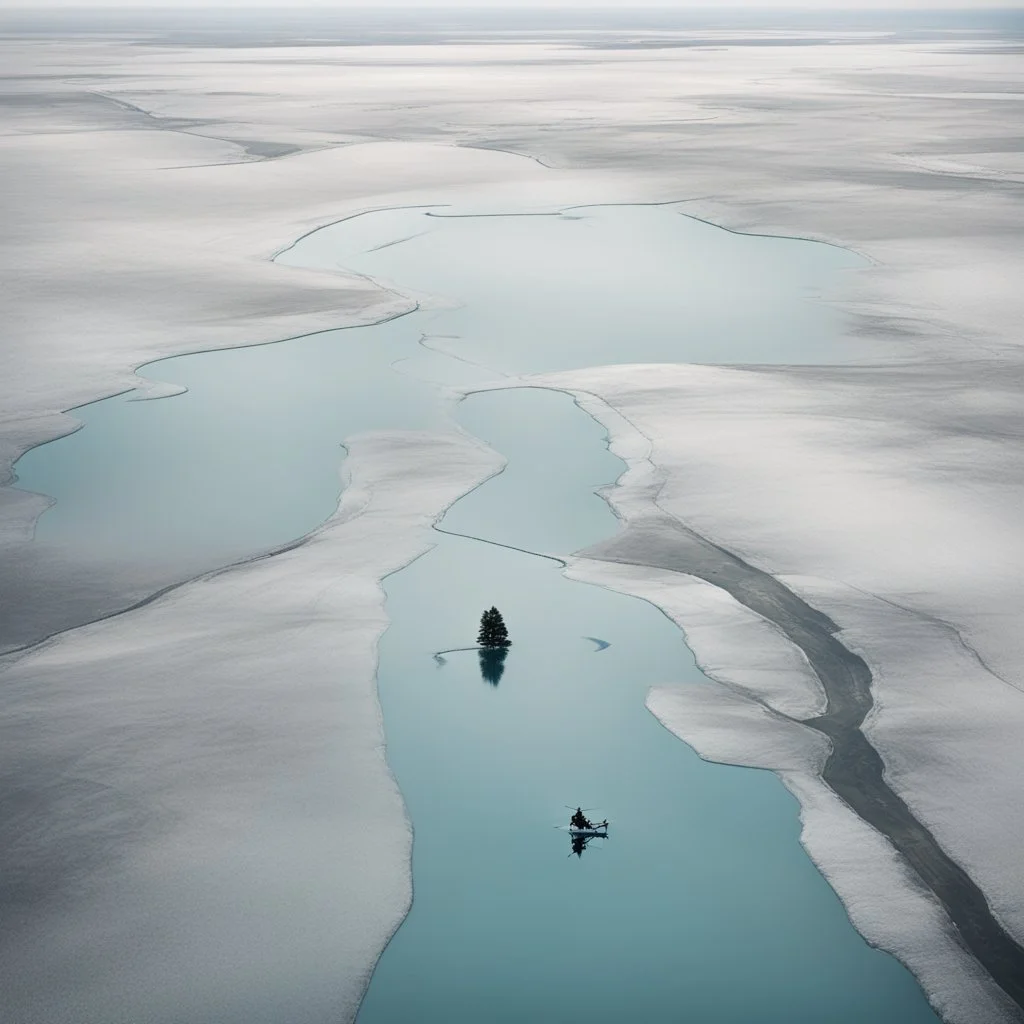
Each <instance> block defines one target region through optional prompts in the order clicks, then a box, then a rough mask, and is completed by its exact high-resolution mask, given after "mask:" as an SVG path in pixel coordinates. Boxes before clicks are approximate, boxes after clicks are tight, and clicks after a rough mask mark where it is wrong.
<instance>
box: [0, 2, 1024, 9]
mask: <svg viewBox="0 0 1024 1024" xmlns="http://www.w3.org/2000/svg"><path fill="white" fill-rule="evenodd" d="M40 7H50V8H59V7H65V8H67V7H73V8H88V7H93V8H95V7H134V8H149V9H154V10H156V9H169V8H175V9H176V8H180V7H197V8H206V9H210V8H228V7H230V8H234V9H238V8H247V7H251V8H268V7H271V8H286V7H293V8H294V7H306V8H323V9H327V10H358V9H360V8H362V9H381V8H394V7H417V8H430V7H461V8H474V7H476V8H503V7H504V8H523V7H536V8H550V9H557V8H560V7H561V8H564V7H576V8H581V7H582V8H588V7H590V8H593V7H606V8H618V9H630V8H644V7H658V8H671V9H675V10H682V11H685V10H692V9H709V8H711V9H721V8H755V7H756V8H762V9H763V8H769V9H771V8H775V9H785V10H796V9H802V10H811V11H814V10H857V9H862V8H870V9H873V10H888V11H894V10H938V9H942V10H965V11H978V10H982V9H984V8H986V7H989V8H993V7H1000V8H1019V9H1024V0H984V2H983V3H980V4H978V3H971V2H970V0H808V2H804V3H797V4H792V3H791V4H786V3H784V2H783V3H780V2H779V0H742V2H727V3H716V2H714V0H698V2H696V3H680V2H679V0H641V2H640V3H627V2H617V3H616V2H604V3H601V2H595V0H515V2H514V3H513V2H510V0H442V2H438V0H362V2H354V3H349V2H346V0H299V2H297V3H287V2H286V0H215V2H213V3H211V2H210V0H175V2H174V3H171V2H170V0H99V2H97V0H36V2H34V3H32V4H31V9H33V10H37V9H38V8H40ZM28 8H29V5H28V4H27V3H26V2H25V0H0V9H7V10H15V9H28Z"/></svg>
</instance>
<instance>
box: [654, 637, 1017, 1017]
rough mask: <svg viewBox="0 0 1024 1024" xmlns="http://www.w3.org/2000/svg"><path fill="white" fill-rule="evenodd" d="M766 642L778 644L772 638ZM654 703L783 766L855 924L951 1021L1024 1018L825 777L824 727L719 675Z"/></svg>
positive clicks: (722, 750)
mask: <svg viewBox="0 0 1024 1024" xmlns="http://www.w3.org/2000/svg"><path fill="white" fill-rule="evenodd" d="M762 650H763V651H764V652H765V653H770V650H771V646H770V645H766V647H765V648H762ZM746 653H747V657H753V656H754V655H755V651H753V650H748V651H747V652H746ZM647 706H648V708H649V709H650V710H651V712H652V713H653V714H654V715H656V716H657V718H658V719H659V721H660V722H661V723H662V724H663V725H664V726H665V728H667V729H669V730H670V731H671V732H673V733H675V734H676V735H677V736H678V737H679V738H680V739H682V740H685V741H686V742H687V743H688V744H690V746H692V747H693V748H694V749H695V750H696V751H697V753H698V754H700V755H701V757H704V758H706V759H707V760H709V761H721V762H725V763H728V764H742V765H748V766H749V767H752V768H768V769H771V770H773V771H776V772H778V773H779V775H780V777H781V779H782V781H783V782H784V783H785V784H786V786H787V788H788V789H789V790H790V791H791V792H792V793H793V795H794V796H795V797H796V798H797V800H799V801H800V820H801V825H802V830H801V836H800V839H801V842H802V843H803V845H804V847H805V848H806V850H807V852H808V853H809V854H810V856H811V859H812V860H813V861H814V862H815V863H816V864H817V865H818V867H819V868H820V869H821V870H822V871H823V873H824V874H825V875H826V877H827V878H828V880H829V882H830V883H831V885H832V887H833V888H834V889H835V890H836V893H837V894H838V896H839V898H840V899H841V900H842V901H843V904H844V906H845V907H846V910H847V913H849V915H850V919H851V921H852V922H853V924H854V926H855V927H856V928H857V930H858V931H859V932H860V933H861V934H862V935H863V936H864V938H865V939H867V941H868V942H870V943H871V944H872V945H873V946H877V947H878V948H880V949H884V950H887V951H888V952H891V953H894V954H895V955H897V956H898V957H899V958H900V959H901V960H902V961H903V962H904V963H905V964H907V966H908V967H910V969H911V970H912V971H913V972H914V973H915V974H916V975H917V977H918V978H919V979H920V981H921V983H922V985H923V986H924V987H925V989H926V991H927V992H928V995H929V998H930V999H931V1001H932V1004H933V1005H934V1006H935V1008H936V1009H937V1010H938V1011H939V1012H940V1013H941V1014H942V1017H943V1019H944V1020H947V1021H950V1022H952V1024H1007V1022H1009V1021H1015V1020H1018V1019H1019V1018H1018V1016H1017V1013H1016V1012H1015V1007H1013V1005H1012V1004H1011V1003H1010V1002H1009V1000H1007V998H1006V996H1005V995H1004V994H1003V992H1002V991H1001V990H1000V989H998V988H997V987H996V986H995V985H993V984H992V981H991V979H990V978H989V977H988V975H987V974H985V972H984V971H982V970H981V969H980V968H979V967H978V965H977V963H976V962H975V961H974V959H973V958H972V957H969V956H965V955H964V951H963V949H962V947H961V946H960V945H959V942H958V941H957V937H956V933H955V932H954V930H953V929H952V928H951V927H950V925H949V919H948V918H947V917H946V914H945V911H944V910H943V909H942V907H941V906H940V905H939V903H938V902H937V901H936V899H935V898H934V896H932V894H931V893H930V892H928V890H927V889H925V888H924V887H923V886H922V885H921V883H920V881H919V880H918V879H917V877H916V876H915V875H914V874H913V873H912V872H910V871H909V870H908V869H907V868H906V866H905V864H904V862H903V860H902V858H901V857H899V855H898V854H896V852H895V851H894V850H893V848H892V847H891V846H890V845H889V843H888V841H887V840H886V839H884V838H883V837H882V836H881V835H879V833H878V832H876V831H875V830H874V829H873V828H871V827H870V826H869V825H866V824H865V823H864V822H863V821H861V819H860V818H858V817H857V816H856V815H855V814H853V813H852V812H851V811H850V809H849V808H848V807H847V806H846V804H844V803H843V802H842V801H841V800H840V799H839V798H838V797H837V796H836V795H835V794H834V793H833V792H832V791H831V790H830V789H829V788H828V787H827V786H826V785H825V784H824V783H823V782H822V781H821V778H820V777H819V775H818V774H817V772H818V770H819V769H820V766H821V763H822V762H823V759H824V757H825V756H827V753H828V741H827V740H826V739H825V738H824V737H823V736H822V735H821V734H820V733H816V732H814V731H813V730H811V729H808V728H807V727H806V726H802V725H798V724H796V723H794V722H790V721H787V720H786V719H783V718H780V717H778V716H776V715H772V714H771V713H770V712H768V711H767V710H766V709H765V708H764V707H763V706H762V705H760V704H758V703H756V702H754V701H752V700H750V699H747V698H744V697H743V696H741V695H740V694H739V693H737V692H736V690H735V689H732V688H729V687H726V686H722V685H720V684H718V683H708V684H702V685H693V686H663V687H655V688H654V689H652V690H651V692H650V694H649V695H648V698H647Z"/></svg>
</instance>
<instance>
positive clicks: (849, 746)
mask: <svg viewBox="0 0 1024 1024" xmlns="http://www.w3.org/2000/svg"><path fill="white" fill-rule="evenodd" d="M583 553H584V554H586V555H587V556H588V557H590V558H596V559H600V560H603V561H609V562H625V563H628V564H632V565H649V566H653V567H656V568H659V569H669V570H672V571H675V572H681V573H686V574H687V575H690V576H696V577H699V578H700V579H703V580H706V581H707V582H709V583H712V584H714V585H715V586H717V587H721V588H722V589H723V590H725V591H727V592H728V593H729V594H731V595H732V596H733V597H734V598H735V599H736V600H737V601H739V602H740V603H741V604H743V605H745V606H746V607H747V608H750V609H751V610H752V611H754V612H756V613H757V614H758V615H761V616H762V617H763V618H765V619H767V620H768V621H769V622H772V623H773V624H774V625H775V626H776V627H777V628H778V629H779V630H780V631H781V632H782V633H783V634H784V635H785V636H786V637H787V638H788V639H789V640H790V641H792V642H793V643H794V644H796V646H797V647H799V648H800V650H801V651H803V653H804V654H805V655H806V657H807V660H808V662H809V663H810V665H811V667H812V668H813V670H814V672H815V673H816V674H817V676H818V678H819V679H820V680H821V684H822V687H823V688H824V690H825V695H826V697H827V700H828V705H827V709H826V711H825V713H824V714H823V715H820V716H818V717H816V718H810V719H806V720H804V721H803V724H804V725H806V726H809V727H810V728H812V729H816V730H817V731H818V732H820V733H822V734H824V735H825V736H827V737H828V738H829V740H830V741H831V744H832V752H831V754H830V755H829V757H828V760H827V761H826V763H825V766H824V769H823V771H822V778H823V779H824V781H825V783H826V784H827V785H828V786H829V787H830V788H831V789H832V790H833V792H835V793H836V794H837V795H838V796H839V797H840V798H841V799H842V800H843V801H844V802H845V803H846V804H847V805H848V806H849V807H850V808H851V809H852V810H853V811H854V813H856V814H857V815H858V816H859V817H860V818H862V819H863V820H864V821H866V822H868V823H869V824H870V825H872V826H873V827H874V828H876V829H878V831H879V832H881V833H882V834H883V835H884V836H886V837H887V838H888V839H889V841H890V842H891V843H892V845H893V846H894V847H895V848H896V849H897V850H898V851H899V853H900V854H901V855H902V856H903V857H904V859H905V860H906V862H907V863H908V864H909V865H910V866H911V867H912V868H913V869H914V870H915V871H916V872H917V874H918V876H919V877H920V879H921V880H922V882H923V883H924V884H925V885H926V886H927V887H928V888H929V889H930V890H931V892H932V893H934V894H935V896H936V898H937V899H938V900H939V902H940V903H941V904H942V906H943V907H944V908H945V910H946V912H947V914H948V915H949V918H950V920H951V921H952V923H953V925H954V926H955V928H956V930H957V932H958V933H959V937H960V939H961V941H962V943H963V945H964V946H965V947H966V948H967V949H968V950H969V951H970V952H971V953H972V954H973V956H974V957H975V958H976V959H977V960H978V962H979V963H980V964H981V965H982V966H983V967H984V968H985V970H986V971H988V973H989V974H990V975H991V977H992V978H993V980H994V981H995V982H996V984H998V985H999V986H1000V988H1002V989H1003V991H1004V992H1006V994H1007V995H1008V996H1009V997H1010V998H1011V999H1012V1000H1013V1001H1014V1002H1015V1003H1016V1004H1017V1005H1018V1006H1020V1007H1021V1008H1022V1009H1024V948H1022V947H1021V946H1020V945H1019V944H1018V943H1017V942H1016V941H1015V940H1014V939H1013V938H1012V937H1011V936H1010V935H1009V934H1008V933H1007V932H1006V931H1005V930H1004V929H1003V927H1002V926H1001V925H1000V924H999V922H998V921H997V920H996V918H995V915H994V914H993V913H992V910H991V908H990V907H989V905H988V902H987V900H986V899H985V896H984V894H983V893H982V891H981V890H980V889H979V888H978V886H977V885H976V884H975V883H974V881H973V880H972V879H971V878H970V876H969V875H968V874H967V872H966V871H964V869H963V868H962V867H960V865H959V864H957V863H956V862H955V861H954V860H953V859H952V858H951V857H949V856H948V854H946V853H945V851H943V849H942V848H941V847H940V846H939V844H938V842H937V841H936V839H935V837H934V836H933V835H932V834H931V832H930V831H929V830H928V828H927V827H926V826H925V825H923V824H922V823H921V822H919V821H918V820H917V819H916V818H915V817H914V815H913V813H912V812H911V810H910V808H909V807H907V805H906V803H905V802H904V801H903V800H902V799H901V798H900V797H899V796H898V795H897V794H896V793H895V792H894V791H893V790H892V789H891V788H890V786H889V784H888V783H887V782H886V780H885V766H884V764H883V762H882V758H881V757H880V756H879V754H878V752H877V751H876V750H875V749H874V747H873V746H872V745H871V744H870V743H869V742H868V740H867V737H866V736H865V735H864V733H863V732H862V731H861V726H862V725H863V723H864V719H865V717H866V715H867V713H868V712H869V711H870V710H871V706H872V696H871V670H870V669H869V668H868V666H867V664H866V663H865V661H864V659H863V658H861V657H859V656H858V655H856V654H854V653H853V652H852V651H849V650H847V648H846V647H844V646H843V644H842V643H841V642H840V641H839V640H838V639H837V638H836V634H837V633H838V632H839V627H838V626H837V625H836V624H835V623H834V622H833V621H832V620H831V619H830V618H829V617H828V616H827V615H824V614H822V613H821V612H820V611H818V610H817V609H815V608H812V607H811V606H810V605H809V604H807V602H806V601H804V600H803V599H801V598H800V597H798V596H797V595H796V594H794V593H793V592H792V591H791V590H789V589H788V588H787V587H785V586H784V585H783V584H782V583H780V582H779V581H778V580H777V579H775V578H774V577H773V576H770V575H769V574H768V573H765V572H762V571H761V570H760V569H756V568H754V567H753V566H751V565H748V564H747V563H746V562H744V561H743V560H742V559H740V558H737V557H736V556H735V555H733V554H731V553H730V552H728V551H726V550H724V549H723V548H720V547H718V546H717V545H715V544H712V543H711V542H710V541H708V540H705V539H704V538H703V537H701V536H699V535H698V534H696V533H694V532H693V531H692V530H689V529H687V528H686V527H685V526H683V525H682V524H681V523H679V522H678V521H677V520H675V519H673V518H672V517H670V516H668V515H667V514H665V515H652V516H650V517H645V518H644V519H643V520H642V521H640V522H637V523H632V524H630V525H628V526H627V527H626V529H625V530H624V531H623V532H622V533H620V534H619V535H618V536H616V537H614V538H612V539H611V540H608V541H605V542H603V543H600V544H597V545H595V546H594V547H592V548H589V549H588V550H587V551H586V552H583Z"/></svg>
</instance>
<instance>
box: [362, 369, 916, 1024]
mask: <svg viewBox="0 0 1024 1024" xmlns="http://www.w3.org/2000/svg"><path fill="white" fill-rule="evenodd" d="M460 420H461V421H462V423H463V424H464V425H465V426H466V428H467V429H469V430H470V431H471V432H472V433H473V434H475V435H477V436H478V437H481V438H483V439H484V440H486V441H487V442H488V443H489V444H492V445H493V446H494V447H495V448H496V449H497V450H498V451H500V452H501V453H502V454H503V455H505V456H506V457H507V458H508V459H509V464H508V467H507V469H506V471H505V472H504V473H503V474H502V475H501V476H498V477H496V478H493V479H492V480H491V481H489V482H487V483H485V484H484V485H483V486H482V487H480V488H478V489H477V490H476V491H474V492H473V493H472V494H470V495H468V496H466V497H465V498H463V499H462V500H461V501H459V502H458V503H457V504H456V505H455V506H454V507H453V508H452V510H451V511H450V512H449V514H448V515H447V516H446V517H445V519H444V520H443V522H442V523H441V527H442V529H443V530H451V531H454V532H456V533H459V534H467V535H471V536H452V535H449V534H446V533H440V534H439V535H438V537H437V546H436V547H435V548H434V549H433V550H432V551H431V552H430V553H429V554H427V555H425V556H424V557H422V558H421V559H419V560H418V561H417V562H415V563H413V564H412V565H411V566H409V567H408V568H406V569H404V570H402V571H401V572H399V573H398V574H396V575H394V576H392V577H391V578H390V579H388V580H387V582H386V589H387V595H388V613H389V616H390V618H391V621H392V625H391V626H390V628H389V630H388V632H387V633H386V635H385V637H384V639H383V642H382V644H381V649H380V668H379V676H378V678H379V690H380V699H381V704H382V708H383V711H384V721H385V727H386V733H387V742H388V760H389V763H390V765H391V768H392V770H393V771H394V772H395V774H396V776H397V778H398V782H399V785H400V786H401V789H402V793H403V796H404V798H405V800H406V804H407V806H408V810H409V815H410V817H411V820H412V822H413V825H414V829H415V844H414V855H413V880H414V887H415V898H414V903H413V907H412V911H411V913H410V915H409V917H408V918H407V920H406V922H405V923H404V924H403V925H402V927H401V928H400V929H399V931H398V933H397V934H396V936H395V937H394V939H393V940H392V942H391V944H390V946H389V947H388V949H387V950H386V951H385V953H384V956H383V957H382V959H381V961H380V963H379V965H378V967H377V971H376V973H375V975H374V978H373V981H372V983H371V986H370V989H369V991H368V993H367V996H366V998H365V1001H364V1003H363V1006H362V1009H361V1012H360V1015H359V1024H407V1022H418V1024H419V1022H424V1024H435V1022H436V1024H440V1022H442V1021H443V1022H445V1024H456V1022H467V1024H468V1022H479V1021H495V1022H510V1024H511V1022H513V1021H516V1022H521V1021H524V1020H535V1021H545V1022H547V1021H551V1022H554V1021H568V1020H570V1019H574V1018H576V1017H577V1016H579V1015H580V1014H581V1013H585V1015H586V1017H587V1019H589V1020H595V1021H607V1022H609V1024H610V1022H621V1021H623V1020H625V1019H630V1018H633V1019H640V1020H655V1019H662V1020H664V1019H667V1020H693V1021H700V1022H702V1024H712V1022H714V1024H741V1022H742V1024H747V1022H751V1021H761V1022H766V1021H770V1022H778V1024H795V1022H808V1024H810V1022H818V1021H823V1020H828V1021H830V1022H837V1024H863V1022H864V1021H868V1020H870V1021H878V1022H892V1024H917V1022H925V1021H934V1020H935V1018H934V1015H933V1014H932V1012H931V1010H930V1009H929V1007H928V1005H927V1003H926V1001H925V999H924V997H923V996H922V994H921V992H920V990H919V988H918V987H917V985H916V983H915V981H914V979H913V978H912V977H911V976H910V975H909V974H908V973H907V972H906V971H905V970H904V969H903V968H902V967H901V966H900V965H899V964H898V963H897V962H896V961H895V960H893V959H892V958H890V957H889V956H887V955H885V954H883V953H880V952H878V951H876V950H873V949H871V948H869V947H868V946H867V944H866V943H865V942H864V941H863V940H862V939H861V938H860V936H859V935H858V934H857V932H856V931H855V930H854V929H853V927H852V926H851V925H850V922H849V920H848V919H847V917H846V914H845V912H844V910H843V908H842V905H841V904H840V903H839V901H838V899H837V898H836V896H835V895H834V893H833V892H832V890H831V889H830V888H829V886H828V885H827V884H826V883H825V882H824V880H823V879H822V878H821V876H820V875H819V874H818V872H817V871H816V870H815V868H814V867H813V865H812V864H811V862H810V860H809V859H808V858H807V856H806V855H805V854H804V852H803V850H802V848H801V847H800V845H799V821H798V808H797V805H796V802H795V801H794V800H793V799H792V797H791V796H790V795H789V794H788V792H787V791H786V790H785V789H784V787H783V786H782V784H781V783H780V782H779V781H778V780H777V779H776V778H775V776H773V775H771V774H770V773H767V772H757V771H751V770H749V769H743V768H734V767H729V766H722V765H715V764H709V763H705V762H703V761H701V760H700V759H699V758H698V757H697V756H696V755H695V754H694V753H693V752H692V751H691V750H690V749H689V748H688V747H687V746H686V745H684V744H682V743H680V742H679V741H678V740H677V739H675V738H674V737H673V736H672V735H671V734H669V733H668V732H667V731H665V730H664V729H663V728H662V727H661V726H660V725H659V724H658V722H657V721H656V720H655V719H654V717H653V716H652V715H650V714H649V713H648V712H647V711H646V710H645V708H644V696H645V693H646V690H647V688H648V687H649V686H650V685H652V684H655V683H665V682H678V683H679V684H680V685H700V683H701V681H702V679H703V676H702V675H701V673H700V671H699V670H698V669H697V668H696V666H695V664H694V661H693V657H692V655H691V654H690V652H689V651H688V649H687V648H686V646H685V645H684V643H683V640H682V637H681V634H680V633H679V630H678V629H677V628H676V627H675V626H674V625H673V624H672V623H671V622H670V621H669V620H668V619H666V618H665V617H664V616H663V615H661V614H660V613H659V612H658V611H657V609H655V608H654V607H653V606H651V605H649V604H646V603H645V602H642V601H639V600H636V599H633V598H629V597H626V596H623V595H620V594H616V593H613V592H611V591H607V590H604V589H602V588H599V587H594V586H588V585H585V584H581V583H577V582H573V581H571V580H569V579H567V578H566V577H565V576H564V575H562V573H561V571H560V570H561V567H560V565H559V563H558V562H556V561H553V560H550V559H547V558H544V557H538V556H536V555H532V554H528V553H526V552H524V551H517V550H513V549H511V548H509V547H503V546H497V545H495V544H491V543H487V540H488V539H493V540H496V541H498V542H500V543H501V544H513V545H517V546H520V547H522V548H526V549H531V550H536V551H549V552H550V551H562V552H568V551H571V550H574V549H576V548H579V547H581V546H583V545H585V544H587V543H589V542H591V541H593V540H594V539H595V538H596V537H597V536H601V535H607V534H610V533H611V532H613V531H614V530H615V528H616V523H615V520H614V517H613V516H612V514H611V513H610V512H609V511H608V509H607V507H606V506H605V505H604V503H603V502H602V501H601V500H600V499H599V498H598V497H597V496H596V495H595V494H594V493H593V489H594V487H595V486H598V485H600V484H604V483H607V482H610V481H612V480H614V479H615V477H616V476H617V475H618V474H619V473H620V472H621V470H622V468H623V467H622V464H621V463H620V462H619V460H618V459H616V458H615V457H614V456H612V455H611V454H610V453H609V452H608V451H607V448H606V446H605V444H604V443H603V436H602V431H601V429H600V428H599V427H598V425H597V424H596V423H595V422H594V421H593V420H592V419H590V417H588V416H587V415H586V414H585V413H583V412H582V411H581V410H580V409H578V408H577V407H576V406H575V405H574V404H573V402H572V401H571V399H570V398H569V397H568V396H566V395H563V394H558V393H553V392H545V391H538V390H531V389H519V390H512V391H504V392H492V393H486V394H479V395H474V396H471V397H470V398H468V399H467V400H466V401H465V402H464V403H463V406H462V409H461V414H460ZM531 509H532V510H533V514H530V513H529V511H528V510H531ZM475 537H479V538H481V539H473V538H475ZM492 604H495V605H497V606H498V607H499V609H500V610H501V611H502V613H503V614H504V617H505V620H506V622H507V624H508V626H509V630H510V633H511V636H512V639H513V647H512V648H511V651H510V653H509V655H508V657H507V660H506V661H505V663H504V666H503V669H504V670H503V672H502V674H501V675H500V678H495V673H493V672H489V673H482V671H481V665H480V662H479V658H478V654H477V652H475V651H456V652H454V653H451V654H447V655H445V656H444V657H443V661H442V662H441V663H439V662H438V660H437V659H435V658H434V657H433V656H432V655H433V652H435V651H437V650H439V649H447V648H459V647H466V646H469V645H471V644H472V643H473V641H474V637H475V628H476V623H477V620H478V618H479V615H480V612H481V611H482V610H483V609H484V608H487V607H489V606H490V605H492ZM592 637H596V638H598V639H599V640H601V641H604V642H605V643H607V644H608V646H607V647H606V648H604V649H601V650H599V649H598V646H597V644H595V643H594V642H593V640H591V639H588V638H592ZM577 803H582V804H583V806H584V807H593V808H595V813H596V814H598V815H600V816H602V817H603V816H607V817H609V818H610V819H611V821H612V823H613V824H612V827H611V832H610V836H609V838H608V839H607V840H606V841H601V840H597V841H594V842H593V843H591V844H590V846H589V847H588V848H587V849H586V850H584V851H583V853H582V856H580V857H577V856H574V855H573V854H572V851H571V844H570V839H569V836H568V835H567V834H566V833H565V832H564V831H560V830H559V829H558V828H556V826H557V825H558V824H559V823H563V822H565V821H566V820H567V819H568V816H569V813H570V811H569V809H567V807H566V806H565V805H567V804H568V805H573V806H575V805H576V804H577Z"/></svg>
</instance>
